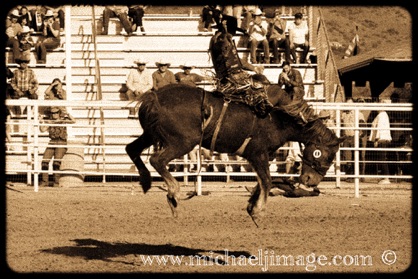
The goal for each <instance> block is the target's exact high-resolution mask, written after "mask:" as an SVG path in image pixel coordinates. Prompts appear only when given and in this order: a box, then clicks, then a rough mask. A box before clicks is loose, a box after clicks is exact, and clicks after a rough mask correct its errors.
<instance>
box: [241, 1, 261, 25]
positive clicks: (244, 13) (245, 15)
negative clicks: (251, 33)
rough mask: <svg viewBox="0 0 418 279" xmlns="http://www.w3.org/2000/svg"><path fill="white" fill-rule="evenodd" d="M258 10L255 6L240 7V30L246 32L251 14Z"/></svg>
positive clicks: (251, 17)
mask: <svg viewBox="0 0 418 279" xmlns="http://www.w3.org/2000/svg"><path fill="white" fill-rule="evenodd" d="M257 9H258V6H257V5H244V6H242V16H243V20H242V22H241V26H240V27H241V28H242V29H244V30H248V28H249V27H250V23H251V20H252V19H253V14H254V13H255V11H256V10H257Z"/></svg>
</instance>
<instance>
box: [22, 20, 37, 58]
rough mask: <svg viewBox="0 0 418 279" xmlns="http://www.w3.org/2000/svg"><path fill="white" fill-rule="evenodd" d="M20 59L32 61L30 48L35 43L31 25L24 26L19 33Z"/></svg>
mask: <svg viewBox="0 0 418 279" xmlns="http://www.w3.org/2000/svg"><path fill="white" fill-rule="evenodd" d="M18 40H19V50H20V59H21V60H27V61H30V50H31V49H32V47H33V46H34V45H35V42H34V41H33V38H32V37H31V35H30V28H29V26H23V29H22V32H21V33H20V34H19V35H18Z"/></svg>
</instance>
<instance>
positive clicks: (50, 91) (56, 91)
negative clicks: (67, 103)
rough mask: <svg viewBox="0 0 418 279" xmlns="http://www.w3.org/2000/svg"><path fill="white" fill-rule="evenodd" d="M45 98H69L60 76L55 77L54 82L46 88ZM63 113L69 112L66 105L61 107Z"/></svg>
mask: <svg viewBox="0 0 418 279" xmlns="http://www.w3.org/2000/svg"><path fill="white" fill-rule="evenodd" d="M44 99H45V100H67V92H66V91H65V90H64V88H63V87H62V82H61V80H60V79H59V78H54V79H53V80H52V83H51V84H50V85H49V86H48V88H47V89H46V90H45V95H44ZM59 109H60V110H61V112H62V113H64V114H65V113H67V109H66V108H65V107H59Z"/></svg>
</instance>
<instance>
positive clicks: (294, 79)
mask: <svg viewBox="0 0 418 279" xmlns="http://www.w3.org/2000/svg"><path fill="white" fill-rule="evenodd" d="M282 68H283V70H282V72H281V73H280V75H279V78H278V85H279V86H280V87H282V86H284V91H285V92H286V93H287V94H289V97H290V99H291V102H290V103H289V104H283V105H282V108H283V109H284V110H285V111H286V112H287V113H288V114H289V115H291V116H293V117H295V118H296V119H299V120H301V121H302V122H301V124H306V123H308V122H311V121H314V120H316V119H318V118H319V116H318V115H315V113H314V110H313V109H311V108H310V107H309V105H308V104H307V102H306V101H305V100H304V98H303V97H304V95H305V89H304V86H303V79H302V75H301V73H300V72H299V71H298V70H296V69H294V68H292V67H291V66H290V63H289V62H288V61H284V62H283V63H282Z"/></svg>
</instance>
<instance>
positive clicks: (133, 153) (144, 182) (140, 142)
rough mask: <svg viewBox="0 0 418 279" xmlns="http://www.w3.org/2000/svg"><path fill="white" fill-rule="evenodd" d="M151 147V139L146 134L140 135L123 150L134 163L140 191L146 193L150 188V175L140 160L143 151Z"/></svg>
mask: <svg viewBox="0 0 418 279" xmlns="http://www.w3.org/2000/svg"><path fill="white" fill-rule="evenodd" d="M151 145H152V142H151V139H150V137H149V136H147V135H146V134H142V135H141V136H139V137H138V138H137V139H136V140H134V141H133V142H131V143H129V144H127V145H126V147H125V150H126V153H128V155H129V158H131V160H132V162H134V163H135V166H136V168H137V170H138V173H139V183H140V184H141V186H142V190H143V191H144V193H146V192H147V191H148V190H149V189H150V188H151V174H150V172H149V170H148V168H147V167H146V166H145V164H144V162H143V161H142V159H141V153H142V151H143V150H144V149H146V148H148V147H150V146H151Z"/></svg>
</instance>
